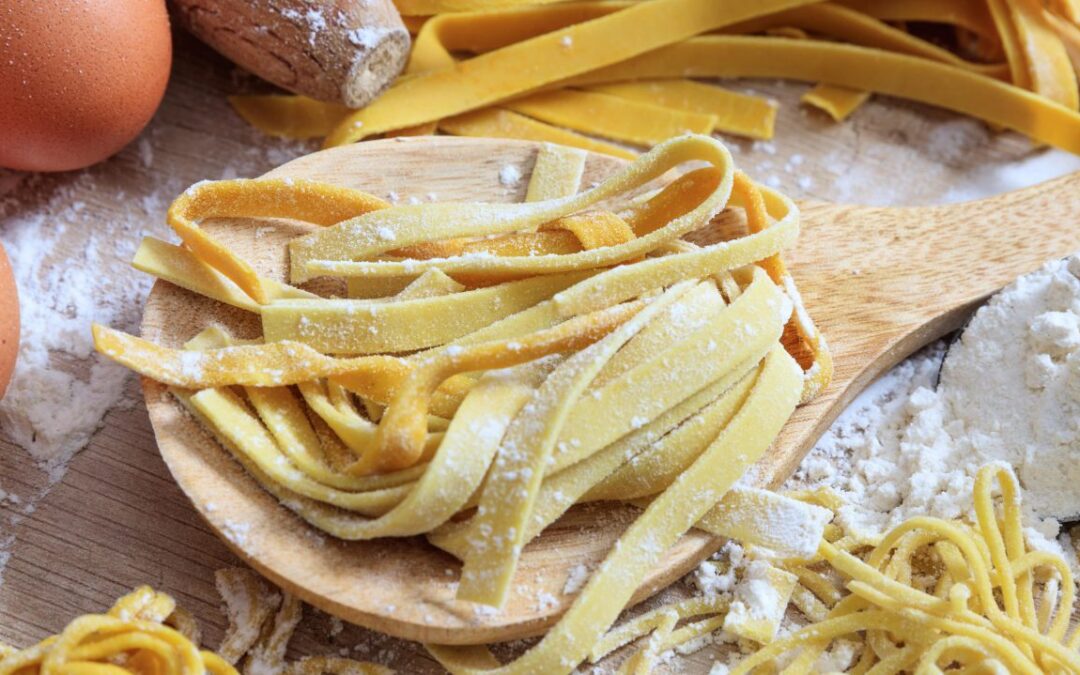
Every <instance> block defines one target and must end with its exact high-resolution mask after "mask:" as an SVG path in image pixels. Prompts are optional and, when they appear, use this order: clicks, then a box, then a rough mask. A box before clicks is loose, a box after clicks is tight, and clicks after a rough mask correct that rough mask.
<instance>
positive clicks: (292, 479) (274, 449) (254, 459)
mask: <svg viewBox="0 0 1080 675" xmlns="http://www.w3.org/2000/svg"><path fill="white" fill-rule="evenodd" d="M189 401H190V405H191V406H192V407H193V408H194V409H195V410H196V411H198V412H199V414H200V416H201V419H204V420H206V421H207V423H209V424H210V425H212V426H213V427H214V428H215V429H217V430H218V432H219V433H220V434H221V435H222V436H224V437H225V438H226V439H227V440H228V441H229V442H230V444H231V445H232V447H235V448H236V449H237V450H239V451H240V452H241V453H243V454H244V456H245V457H246V460H247V462H249V463H251V464H254V465H255V466H256V467H258V469H259V471H260V472H261V473H262V474H263V475H265V476H267V477H268V478H269V479H270V480H272V481H274V482H275V483H278V484H280V485H285V486H287V487H288V488H289V489H290V490H292V491H293V492H295V493H296V494H299V495H301V496H304V497H307V498H308V499H313V500H315V501H319V502H323V503H326V504H329V505H331V506H336V507H338V508H341V509H345V510H347V511H354V512H356V513H359V514H361V515H365V516H369V517H375V516H380V515H382V514H384V513H386V512H387V511H389V510H390V509H391V508H393V507H394V506H396V505H397V504H399V503H400V502H401V500H402V499H404V498H405V496H406V495H408V494H409V492H410V491H411V490H412V489H413V484H411V483H406V484H403V485H399V486H396V487H388V488H382V489H379V490H369V491H364V492H349V491H345V490H338V489H337V488H333V487H330V486H327V485H323V484H322V483H319V482H317V481H314V480H312V479H311V478H309V477H308V476H307V475H306V474H304V473H303V472H302V471H300V470H299V469H297V468H296V467H295V466H294V465H293V464H292V462H290V461H289V460H288V456H287V455H286V454H285V453H283V452H282V451H281V449H280V448H279V447H278V445H277V442H276V441H275V440H274V437H273V435H271V434H270V432H269V431H268V430H267V429H266V427H265V426H264V425H263V424H262V422H261V421H260V420H259V418H258V417H257V416H256V415H254V414H252V413H251V412H250V411H249V410H248V408H247V406H245V405H244V402H243V400H242V399H240V397H239V396H237V395H236V394H234V393H232V392H231V391H230V390H228V389H203V390H201V391H199V392H198V393H196V394H193V395H192V396H191V397H190V399H189Z"/></svg>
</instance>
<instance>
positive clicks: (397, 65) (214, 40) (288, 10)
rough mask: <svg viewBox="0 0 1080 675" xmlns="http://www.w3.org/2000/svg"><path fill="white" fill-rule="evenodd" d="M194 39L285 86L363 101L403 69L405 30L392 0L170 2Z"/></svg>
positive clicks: (353, 102) (331, 97) (329, 98)
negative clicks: (196, 38)
mask: <svg viewBox="0 0 1080 675" xmlns="http://www.w3.org/2000/svg"><path fill="white" fill-rule="evenodd" d="M174 5H175V6H176V9H177V18H178V19H179V21H180V23H181V24H182V25H183V26H184V27H186V28H187V29H188V30H189V31H191V32H192V33H193V34H194V35H195V36H196V37H198V38H199V39H200V40H202V41H203V42H205V43H206V44H208V45H210V46H211V47H213V48H214V49H215V50H217V51H218V52H221V54H223V55H224V56H226V57H228V58H229V59H231V60H232V61H234V62H236V63H237V64H239V65H241V66H243V67H244V68H247V69H248V70H250V71H251V72H253V73H255V74H256V75H258V76H259V77H262V78H263V79H265V80H268V81H270V82H272V83H274V84H276V85H278V86H279V87H283V88H285V89H288V90H289V91H292V92H295V93H298V94H304V95H306V96H310V97H312V98H317V99H319V100H322V101H333V102H337V103H342V104H344V105H347V106H349V107H350V108H360V107H363V106H365V105H367V104H368V103H369V102H370V101H371V100H372V99H373V98H375V97H376V96H378V95H379V94H380V93H381V92H382V91H383V90H384V89H385V88H386V87H387V86H389V85H390V83H391V82H392V81H393V80H394V78H395V77H397V76H398V74H399V73H400V72H401V71H402V69H403V68H404V67H405V63H406V61H407V60H408V56H409V32H408V31H407V30H406V29H405V25H404V24H403V23H402V21H401V16H400V15H399V14H398V12H397V9H396V8H395V7H394V4H393V2H392V1H391V0H362V1H354V0H318V1H313V0H276V1H275V2H250V1H249V0H174Z"/></svg>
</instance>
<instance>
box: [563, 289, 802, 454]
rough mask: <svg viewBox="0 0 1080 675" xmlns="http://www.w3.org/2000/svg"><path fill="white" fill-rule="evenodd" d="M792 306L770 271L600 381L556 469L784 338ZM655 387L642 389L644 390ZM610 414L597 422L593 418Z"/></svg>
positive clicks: (578, 414) (566, 434) (570, 426)
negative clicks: (688, 329) (644, 357)
mask: <svg viewBox="0 0 1080 675" xmlns="http://www.w3.org/2000/svg"><path fill="white" fill-rule="evenodd" d="M790 311H791V306H790V304H789V303H787V302H786V299H785V298H784V295H783V293H782V292H781V291H780V289H779V288H777V287H776V285H775V284H773V283H772V282H771V281H770V280H769V279H768V277H766V276H765V274H763V273H762V274H760V275H758V277H757V278H756V279H754V281H753V283H751V285H750V288H749V289H748V290H747V292H746V293H744V294H743V295H742V296H740V297H739V299H737V300H736V301H735V302H734V303H733V304H731V305H730V306H728V307H723V308H721V309H720V311H718V312H716V313H715V315H714V316H713V317H711V319H710V320H709V321H708V322H707V323H706V324H705V325H704V326H702V327H701V328H699V329H698V330H696V331H694V332H693V333H692V334H690V335H688V336H686V337H685V338H684V339H683V340H680V341H678V342H675V343H674V344H672V345H670V346H669V347H668V349H666V350H664V351H662V352H660V353H658V354H656V355H655V356H654V357H653V358H651V359H649V360H648V361H646V362H644V363H642V364H640V365H639V366H637V367H636V368H633V369H631V370H629V371H627V372H626V373H624V374H622V375H620V376H619V377H618V378H616V379H614V380H612V381H610V382H608V383H607V384H605V385H604V386H603V387H602V388H599V389H594V390H593V391H592V392H591V395H590V396H588V397H585V398H583V399H582V400H581V401H580V402H579V403H578V404H577V405H576V406H574V410H573V411H572V412H571V413H570V415H569V417H568V418H567V420H566V426H565V428H564V429H563V430H562V433H561V435H560V441H561V442H562V445H561V446H560V447H562V448H564V450H563V451H562V452H560V453H559V454H558V455H557V456H556V458H555V464H554V467H555V468H556V469H558V468H562V467H565V466H569V465H570V464H573V463H574V462H577V461H580V460H581V459H583V458H584V457H587V456H589V455H590V454H592V453H593V452H595V451H597V450H599V449H600V448H602V447H604V446H606V445H608V444H609V443H611V442H613V441H615V440H616V439H618V438H619V437H620V436H622V435H623V434H626V433H628V432H630V431H631V430H632V429H634V427H635V426H642V425H644V424H646V423H648V422H649V421H651V420H653V419H655V418H656V417H657V416H658V415H660V414H662V413H663V412H664V411H665V410H668V409H669V408H671V407H672V406H674V405H675V404H677V403H679V402H680V401H682V400H684V399H685V398H687V397H689V396H690V395H692V394H694V393H695V392H697V391H698V390H700V389H702V388H703V387H705V386H706V385H708V384H709V383H710V382H712V381H714V380H716V379H719V378H721V377H723V376H724V375H726V374H727V373H729V372H731V371H732V370H733V369H735V368H737V367H738V366H739V365H740V364H742V363H744V362H746V361H747V360H748V359H749V358H751V357H752V356H757V358H761V356H763V355H764V354H765V353H766V352H767V351H768V349H769V347H770V346H771V345H773V344H775V343H776V342H777V341H778V340H779V339H780V334H781V331H782V330H783V326H784V322H786V321H787V318H788V315H789V314H790ZM642 391H649V392H652V395H651V396H641V394H640V392H642ZM598 419H606V420H608V423H607V424H604V425H598V424H596V423H595V420H598Z"/></svg>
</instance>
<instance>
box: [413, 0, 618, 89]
mask: <svg viewBox="0 0 1080 675" xmlns="http://www.w3.org/2000/svg"><path fill="white" fill-rule="evenodd" d="M632 5H633V0H631V1H626V0H601V1H596V0H588V1H584V2H559V3H555V4H544V3H536V4H532V5H529V6H524V7H504V8H478V9H477V10H472V11H463V12H453V13H447V14H441V15H439V16H435V17H432V19H431V21H428V22H427V23H426V24H425V25H424V29H423V30H422V31H420V33H419V34H418V35H417V36H416V40H415V42H414V44H413V50H412V53H411V54H410V55H409V68H408V72H409V73H410V74H418V73H424V72H428V71H432V70H442V69H444V68H450V67H452V66H453V65H454V63H455V59H454V54H460V53H462V52H471V53H473V54H477V53H484V52H490V51H493V50H495V49H500V48H502V47H506V46H508V45H512V44H514V43H517V42H522V41H524V40H527V39H529V38H534V37H537V36H538V35H543V34H544V33H550V32H552V31H556V30H559V29H562V28H568V27H569V26H572V25H574V24H578V23H582V22H585V21H590V20H592V19H598V18H600V17H604V16H607V15H609V14H611V13H613V12H617V11H619V10H622V9H626V8H627V7H630V6H632ZM564 46H565V45H564ZM571 46H572V43H571Z"/></svg>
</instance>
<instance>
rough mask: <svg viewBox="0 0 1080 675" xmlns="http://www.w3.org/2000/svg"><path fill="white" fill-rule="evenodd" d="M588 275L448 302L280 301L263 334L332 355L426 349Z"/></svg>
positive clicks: (545, 279)
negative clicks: (298, 343)
mask: <svg viewBox="0 0 1080 675" xmlns="http://www.w3.org/2000/svg"><path fill="white" fill-rule="evenodd" d="M587 275H588V273H587V272H586V273H572V274H559V275H547V276H542V277H533V278H530V279H522V280H520V281H510V282H506V283H504V284H499V285H496V286H488V287H486V288H478V289H475V290H471V291H466V292H462V293H453V294H450V295H446V296H435V297H426V298H415V299H410V298H406V299H404V300H391V301H386V302H371V301H368V300H323V299H320V300H278V301H275V302H272V303H270V304H268V305H265V306H264V307H263V310H262V324H263V334H264V335H265V336H266V340H267V341H268V342H280V341H285V340H289V341H294V342H300V343H302V344H306V345H309V346H311V347H313V348H314V349H316V350H318V351H320V352H323V353H330V354H377V353H382V352H392V351H393V352H403V351H413V350H417V349H424V348H427V347H434V346H437V345H442V344H446V343H447V342H450V341H451V340H454V339H456V338H459V337H461V336H463V335H467V334H469V333H471V332H473V331H475V330H477V329H479V328H483V327H484V326H487V325H490V324H491V323H493V322H495V321H497V320H499V319H502V318H505V317H507V316H509V315H510V314H513V313H515V312H518V311H521V310H524V309H527V308H529V307H532V306H533V305H535V304H536V303H538V302H540V301H542V300H545V299H547V298H550V297H551V296H553V295H554V294H555V293H557V292H558V291H561V290H563V289H565V288H568V287H569V286H571V285H573V284H574V283H576V282H578V281H580V280H581V279H583V278H585V277H586V276H587Z"/></svg>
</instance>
